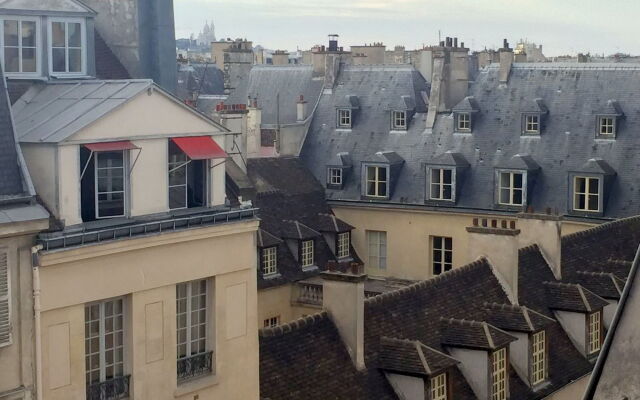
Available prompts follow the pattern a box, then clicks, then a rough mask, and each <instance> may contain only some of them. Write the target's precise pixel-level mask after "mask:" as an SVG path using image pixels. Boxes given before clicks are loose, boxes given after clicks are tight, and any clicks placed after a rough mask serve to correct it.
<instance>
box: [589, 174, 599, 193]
mask: <svg viewBox="0 0 640 400" xmlns="http://www.w3.org/2000/svg"><path fill="white" fill-rule="evenodd" d="M589 193H593V194H598V179H595V178H590V179H589Z"/></svg>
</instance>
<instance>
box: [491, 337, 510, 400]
mask: <svg viewBox="0 0 640 400" xmlns="http://www.w3.org/2000/svg"><path fill="white" fill-rule="evenodd" d="M506 399H507V349H506V348H504V347H503V348H502V349H499V350H496V351H494V352H493V353H492V354H491V400H506Z"/></svg>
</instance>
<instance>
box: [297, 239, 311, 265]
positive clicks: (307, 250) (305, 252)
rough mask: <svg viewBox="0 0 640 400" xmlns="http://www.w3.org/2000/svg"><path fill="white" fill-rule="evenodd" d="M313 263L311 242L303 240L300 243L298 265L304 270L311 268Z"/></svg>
mask: <svg viewBox="0 0 640 400" xmlns="http://www.w3.org/2000/svg"><path fill="white" fill-rule="evenodd" d="M313 263H314V258H313V240H303V241H302V242H300V264H301V266H302V268H305V267H310V266H312V265H313Z"/></svg>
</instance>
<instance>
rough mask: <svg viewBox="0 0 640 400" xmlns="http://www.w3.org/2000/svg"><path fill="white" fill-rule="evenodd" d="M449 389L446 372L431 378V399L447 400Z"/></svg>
mask: <svg viewBox="0 0 640 400" xmlns="http://www.w3.org/2000/svg"><path fill="white" fill-rule="evenodd" d="M448 389H449V388H448V382H447V373H446V372H444V373H442V374H440V375H436V376H434V377H433V378H431V389H430V390H431V400H447V399H448V398H449V397H448V395H449V394H448V393H447V392H448Z"/></svg>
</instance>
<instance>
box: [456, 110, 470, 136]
mask: <svg viewBox="0 0 640 400" xmlns="http://www.w3.org/2000/svg"><path fill="white" fill-rule="evenodd" d="M457 116H458V118H457V125H456V127H457V131H458V132H471V113H468V112H461V113H458V115H457Z"/></svg>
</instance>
